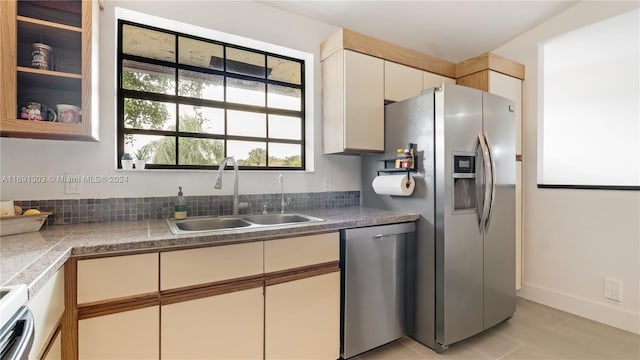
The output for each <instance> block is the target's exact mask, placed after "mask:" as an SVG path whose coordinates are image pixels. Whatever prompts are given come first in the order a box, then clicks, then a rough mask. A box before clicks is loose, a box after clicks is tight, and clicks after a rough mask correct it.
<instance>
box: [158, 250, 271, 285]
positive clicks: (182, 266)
mask: <svg viewBox="0 0 640 360" xmlns="http://www.w3.org/2000/svg"><path fill="white" fill-rule="evenodd" d="M262 246H263V245H262V241H256V242H252V243H246V244H235V245H223V246H214V247H208V248H199V249H189V250H177V251H168V252H163V253H161V254H160V264H161V265H160V290H167V289H174V288H179V287H186V286H193V285H198V284H207V283H212V282H217V281H223V280H229V279H234V278H240V277H245V276H251V275H260V274H262V270H263V269H262V263H263V262H262Z"/></svg>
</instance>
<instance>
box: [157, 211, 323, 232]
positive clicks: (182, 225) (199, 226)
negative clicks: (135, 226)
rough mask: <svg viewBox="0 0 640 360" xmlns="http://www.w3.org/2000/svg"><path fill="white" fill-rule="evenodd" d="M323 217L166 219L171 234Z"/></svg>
mask: <svg viewBox="0 0 640 360" xmlns="http://www.w3.org/2000/svg"><path fill="white" fill-rule="evenodd" d="M320 221H324V219H320V218H316V217H313V216H308V215H302V214H262V215H245V216H195V217H191V218H188V219H184V220H175V219H167V225H169V230H171V233H173V234H185V233H192V232H215V231H222V230H231V229H248V228H252V229H259V228H262V227H266V226H274V225H287V224H300V223H307V222H320Z"/></svg>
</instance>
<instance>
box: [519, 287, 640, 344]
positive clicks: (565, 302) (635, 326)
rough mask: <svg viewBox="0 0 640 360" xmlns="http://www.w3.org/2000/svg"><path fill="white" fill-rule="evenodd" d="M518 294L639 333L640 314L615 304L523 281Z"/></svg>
mask: <svg viewBox="0 0 640 360" xmlns="http://www.w3.org/2000/svg"><path fill="white" fill-rule="evenodd" d="M518 296H520V297H522V298H524V299H527V300H531V301H534V302H537V303H540V304H543V305H547V306H550V307H553V308H556V309H559V310H562V311H566V312H568V313H571V314H574V315H578V316H582V317H585V318H587V319H590V320H593V321H597V322H601V323H604V324H607V325H609V326H613V327H616V328H619V329H622V330H626V331H629V332H632V333H635V334H638V335H640V314H638V313H634V312H632V311H630V310H627V309H622V308H620V307H618V306H615V305H610V304H606V303H599V302H596V301H593V300H590V299H585V298H582V297H579V296H575V295H572V294H568V293H564V292H562V291H557V290H553V289H548V288H545V287H542V286H538V285H534V284H530V283H526V282H523V283H522V288H521V289H520V290H519V291H518Z"/></svg>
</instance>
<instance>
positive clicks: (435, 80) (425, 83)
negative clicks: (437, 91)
mask: <svg viewBox="0 0 640 360" xmlns="http://www.w3.org/2000/svg"><path fill="white" fill-rule="evenodd" d="M442 83H445V84H455V83H456V79H453V78H450V77H446V76H442V75H438V74H434V73H430V72H428V71H423V72H422V88H423V89H430V88H433V87H437V86H440V85H442Z"/></svg>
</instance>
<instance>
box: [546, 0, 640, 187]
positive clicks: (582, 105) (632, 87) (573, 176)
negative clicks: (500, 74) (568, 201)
mask: <svg viewBox="0 0 640 360" xmlns="http://www.w3.org/2000/svg"><path fill="white" fill-rule="evenodd" d="M639 28H640V10H633V11H630V12H627V13H625V14H622V15H618V16H615V17H612V18H609V19H606V20H604V21H600V22H598V23H595V24H592V25H589V26H586V27H583V28H580V29H577V30H575V31H572V32H569V33H566V34H563V35H561V36H558V37H555V38H553V39H550V40H548V41H546V42H544V43H543V44H541V45H540V53H539V61H538V63H539V66H540V69H539V83H540V87H539V88H540V93H539V95H538V101H541V103H540V105H539V111H538V114H541V115H542V118H541V119H539V121H538V126H539V128H538V186H539V187H551V188H553V187H561V188H594V189H613V190H618V189H620V190H640V103H639V102H638V99H639V98H640V67H639V66H638V64H639V63H640V32H638V29H639Z"/></svg>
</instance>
